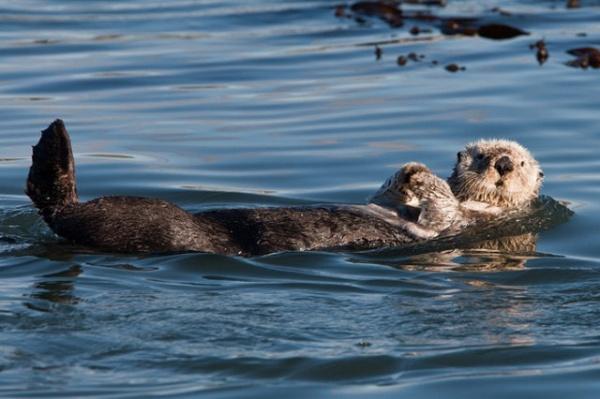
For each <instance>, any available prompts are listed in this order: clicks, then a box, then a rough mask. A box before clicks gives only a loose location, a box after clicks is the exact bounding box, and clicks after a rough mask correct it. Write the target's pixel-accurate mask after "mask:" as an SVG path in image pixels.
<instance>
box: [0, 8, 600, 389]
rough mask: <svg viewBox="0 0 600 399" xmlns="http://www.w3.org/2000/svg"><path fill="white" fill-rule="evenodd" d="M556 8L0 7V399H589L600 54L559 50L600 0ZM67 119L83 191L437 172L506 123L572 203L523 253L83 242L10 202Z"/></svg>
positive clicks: (201, 194)
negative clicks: (431, 17)
mask: <svg viewBox="0 0 600 399" xmlns="http://www.w3.org/2000/svg"><path fill="white" fill-rule="evenodd" d="M565 3H566V2H563V1H531V0H530V1H516V0H512V1H486V2H479V1H458V0H456V1H455V0H450V1H449V2H448V5H447V6H446V7H443V8H438V7H431V8H426V7H424V6H405V7H404V8H405V10H406V11H407V10H423V9H428V10H430V11H431V12H432V13H434V14H436V15H443V16H467V17H482V18H484V19H486V21H488V20H489V21H493V22H501V23H505V24H509V25H512V26H515V27H518V28H520V29H523V30H526V31H528V32H530V33H531V34H530V35H529V36H520V37H517V38H514V39H511V40H503V41H495V40H488V39H483V38H478V37H463V36H444V35H442V34H441V33H440V31H439V29H437V27H435V26H433V27H432V26H430V25H429V24H427V23H425V22H423V21H407V23H406V25H405V26H404V27H402V28H399V29H393V28H390V27H389V26H388V25H386V24H385V23H384V22H382V21H380V20H379V19H377V18H366V20H365V23H359V22H356V21H355V20H353V19H350V18H336V17H335V15H334V8H335V6H336V5H338V4H339V2H338V1H274V0H256V1H253V2H243V1H239V2H236V1H193V0H171V1H169V2H164V1H157V0H150V1H134V0H127V1H120V2H113V1H108V0H105V1H102V0H98V1H83V0H69V1H67V0H55V1H52V2H48V1H42V0H19V1H0V59H1V62H0V182H2V184H1V185H0V187H1V189H0V279H1V283H2V288H1V290H0V396H3V397H26V398H30V397H61V398H62V397H111V398H113V397H148V396H152V395H154V396H168V397H198V396H205V397H215V398H233V397H256V398H266V397H277V398H279V397H282V396H285V397H287V398H305V397H311V398H312V397H315V398H319V397H322V398H330V397H347V398H384V397H385V398H387V397H390V398H391V397H394V398H411V399H414V398H433V397H444V398H461V399H465V398H480V397H486V398H505V397H510V398H511V399H516V398H537V397H543V398H544V399H550V398H565V397H575V398H596V397H598V396H600V383H599V382H598V381H600V380H599V377H600V366H599V364H600V363H599V362H600V329H599V325H600V308H599V307H598V304H599V301H600V294H599V292H600V250H599V248H600V245H599V244H600V239H599V235H598V233H597V231H598V229H597V226H598V223H599V222H600V217H599V216H598V215H600V213H599V210H600V209H599V207H598V202H597V198H598V193H599V192H600V158H599V157H598V148H599V144H600V143H599V141H600V134H598V133H599V132H598V126H599V123H598V122H599V118H600V116H599V113H598V109H600V92H599V90H598V87H600V86H599V84H598V83H599V81H600V71H598V70H592V69H590V70H581V69H575V68H570V67H568V66H566V65H565V63H566V62H568V61H569V60H570V59H571V57H570V56H569V55H568V54H566V51H567V50H569V49H571V48H576V47H589V46H592V47H593V46H596V47H600V25H599V24H598V20H599V18H600V2H598V1H593V0H589V1H586V0H581V8H577V9H567V8H566V7H565ZM495 6H501V8H502V9H503V10H506V11H510V12H511V13H512V15H511V16H501V15H499V14H498V13H496V12H492V11H491V9H492V8H493V7H495ZM414 25H418V26H420V27H422V28H431V29H432V31H431V33H425V34H420V35H418V36H413V35H411V34H410V33H409V32H408V31H409V29H410V28H411V27H412V26H414ZM542 38H544V39H545V40H546V43H547V47H548V50H549V52H550V58H549V59H548V61H547V62H546V63H545V64H544V65H543V66H540V65H538V63H537V61H536V59H535V52H534V51H532V50H530V49H529V47H528V46H529V44H531V43H533V42H534V41H536V40H539V39H542ZM377 42H382V43H384V42H385V43H386V44H381V45H380V47H381V49H382V51H383V54H382V57H381V59H380V60H376V57H375V54H374V45H373V44H372V43H377ZM411 52H415V53H417V54H423V55H425V58H423V59H422V60H421V61H420V62H409V63H408V64H407V65H406V66H404V67H399V66H398V65H397V64H396V58H397V57H398V56H399V55H407V54H409V53H411ZM434 60H435V61H437V62H438V64H437V65H434V64H433V63H432V61H434ZM450 63H457V64H459V65H460V66H464V67H466V70H465V71H459V72H457V73H450V72H447V71H446V70H445V69H444V66H445V65H447V64H450ZM57 117H60V118H62V119H64V120H65V122H66V124H67V127H68V129H69V131H70V133H71V137H72V140H73V148H74V152H75V158H76V162H77V176H78V181H79V192H80V195H81V196H82V198H83V199H84V200H87V199H91V198H95V197H97V196H100V195H106V194H127V195H144V196H153V197H159V198H163V199H167V200H170V201H173V202H176V203H177V204H179V205H181V206H183V207H184V208H185V209H188V210H190V211H198V210H202V209H208V208H214V207H219V206H224V205H226V206H264V205H289V204H311V203H320V202H350V203H361V202H364V200H365V198H367V197H368V196H369V195H370V194H371V193H373V192H374V190H376V188H377V187H378V186H379V185H380V184H381V183H382V182H383V181H384V180H385V178H387V177H388V176H389V175H390V174H391V173H393V172H394V171H395V170H396V168H397V167H398V166H399V165H401V164H402V163H404V162H407V161H410V160H418V161H421V162H424V163H426V164H427V165H429V166H430V167H431V168H432V169H433V170H434V171H435V172H436V173H438V174H439V175H441V176H448V175H449V174H450V171H451V168H452V164H453V162H454V159H455V154H456V152H457V151H458V150H460V149H461V148H462V147H463V146H464V145H465V144H466V143H467V142H469V141H471V140H474V139H478V138H490V137H504V138H509V139H514V140H517V141H519V142H521V143H522V144H523V145H525V146H527V147H528V148H529V149H530V150H531V151H532V153H533V154H534V155H535V156H536V158H537V159H538V160H539V161H540V163H541V165H542V167H543V169H544V172H545V175H546V179H545V184H544V188H543V193H544V194H545V195H549V196H551V197H553V198H555V199H557V200H560V201H564V202H565V203H567V204H568V206H569V207H570V208H571V209H572V210H573V211H574V212H575V215H574V216H573V217H572V218H571V219H570V220H569V221H568V223H566V224H562V225H560V226H556V227H555V228H553V229H551V230H549V231H545V232H542V233H541V234H540V236H539V239H538V241H537V248H536V251H537V252H536V253H537V255H536V254H532V255H531V256H522V255H514V254H511V253H506V252H493V251H492V252H490V251H487V252H486V251H464V252H445V253H426V254H419V255H415V256H406V255H402V254H398V253H397V252H394V251H388V252H385V251H384V252H376V253H366V254H365V253H327V252H315V253H280V254H272V255H269V256H264V257H259V258H250V259H243V258H232V257H224V256H217V255H207V254H177V255H153V256H150V255H148V256H124V255H116V254H106V253H96V252H92V251H87V250H85V249H82V248H77V247H71V246H69V245H66V244H64V243H61V242H60V240H58V239H57V238H56V237H55V236H53V235H52V233H51V232H50V231H49V229H48V228H47V227H46V226H45V225H44V223H43V222H42V221H41V220H40V219H39V217H38V216H37V214H36V211H35V210H34V209H33V208H32V206H31V204H30V201H29V199H28V198H27V197H26V196H25V195H24V194H23V188H24V181H25V178H26V175H27V171H28V168H29V165H30V151H31V147H30V146H31V145H32V144H35V142H36V141H37V139H38V138H39V131H40V130H42V129H44V128H45V127H46V126H47V125H48V124H49V123H50V122H51V121H52V120H53V119H54V118H57Z"/></svg>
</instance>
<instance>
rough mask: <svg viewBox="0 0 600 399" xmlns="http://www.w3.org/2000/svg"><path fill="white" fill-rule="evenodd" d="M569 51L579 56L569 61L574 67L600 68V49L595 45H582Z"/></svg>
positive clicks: (568, 63) (569, 64)
mask: <svg viewBox="0 0 600 399" xmlns="http://www.w3.org/2000/svg"><path fill="white" fill-rule="evenodd" d="M567 53H569V54H571V55H573V56H575V57H577V58H576V59H574V60H572V61H569V62H567V65H568V66H570V67H573V68H581V69H587V68H594V69H597V68H600V50H598V49H596V48H594V47H580V48H575V49H571V50H568V51H567Z"/></svg>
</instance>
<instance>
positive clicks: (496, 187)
mask: <svg viewBox="0 0 600 399" xmlns="http://www.w3.org/2000/svg"><path fill="white" fill-rule="evenodd" d="M457 157H458V158H457V161H456V165H455V166H454V171H453V173H452V176H450V178H449V179H448V182H449V183H450V187H451V188H452V191H453V192H454V194H455V195H456V197H457V198H458V199H459V200H461V201H467V200H473V201H481V202H485V203H488V204H491V205H495V206H498V207H502V208H513V207H519V206H523V205H528V204H529V203H531V201H532V200H534V199H535V198H537V196H538V195H539V191H540V187H541V185H542V179H543V177H544V174H543V173H542V171H541V169H540V166H539V164H538V163H537V161H536V160H535V159H534V158H533V156H532V155H531V154H530V153H529V151H527V150H526V149H525V148H524V147H523V146H521V145H520V144H518V143H516V142H514V141H509V140H480V141H476V142H474V143H471V144H468V145H467V146H466V148H465V149H464V150H463V151H460V152H459V153H458V154H457Z"/></svg>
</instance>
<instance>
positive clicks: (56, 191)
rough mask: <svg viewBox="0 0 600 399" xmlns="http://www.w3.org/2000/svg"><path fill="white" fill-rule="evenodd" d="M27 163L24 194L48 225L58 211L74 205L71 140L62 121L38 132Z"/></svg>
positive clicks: (73, 163) (75, 196) (75, 192)
mask: <svg viewBox="0 0 600 399" xmlns="http://www.w3.org/2000/svg"><path fill="white" fill-rule="evenodd" d="M31 160H32V164H31V168H30V169H29V176H28V178H27V189H26V190H25V192H26V194H27V195H28V196H29V198H31V200H32V201H33V203H34V205H35V206H36V207H37V208H38V209H39V210H40V213H41V214H42V216H44V219H46V221H48V220H47V219H49V218H52V215H53V214H54V213H55V212H56V211H57V210H58V209H60V208H62V207H64V206H66V205H69V204H73V203H76V202H77V201H78V197H77V188H76V184H75V161H74V160H73V152H72V151H71V139H70V138H69V134H68V133H67V129H66V128H65V124H64V123H63V121H61V120H60V119H57V120H55V121H54V122H52V124H50V126H48V128H47V129H46V130H43V131H42V137H41V138H40V141H39V142H38V143H37V145H35V146H33V155H32V157H31Z"/></svg>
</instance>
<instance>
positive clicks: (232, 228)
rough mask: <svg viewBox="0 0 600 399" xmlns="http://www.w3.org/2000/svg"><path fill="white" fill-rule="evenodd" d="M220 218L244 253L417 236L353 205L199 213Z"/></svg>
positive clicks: (205, 218)
mask: <svg viewBox="0 0 600 399" xmlns="http://www.w3.org/2000/svg"><path fill="white" fill-rule="evenodd" d="M196 217H197V218H198V219H199V220H200V221H201V224H202V223H203V222H209V223H218V224H220V225H221V226H223V227H224V228H225V229H227V231H228V232H229V235H230V239H231V241H232V242H234V243H235V244H236V245H237V246H239V247H240V248H241V254H243V255H260V254H267V253H271V252H279V251H305V250H319V249H323V250H324V249H339V250H362V249H372V248H380V247H389V246H399V245H406V244H409V243H414V242H416V241H417V240H416V239H415V238H413V237H411V236H410V234H408V233H407V231H406V230H405V228H404V227H403V226H401V225H397V224H393V223H389V222H387V221H386V220H385V219H384V218H381V217H379V216H377V215H373V214H370V213H368V212H365V211H364V210H361V209H360V208H357V207H354V206H315V207H281V208H253V209H222V210H213V211H207V212H201V213H199V214H196Z"/></svg>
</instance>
